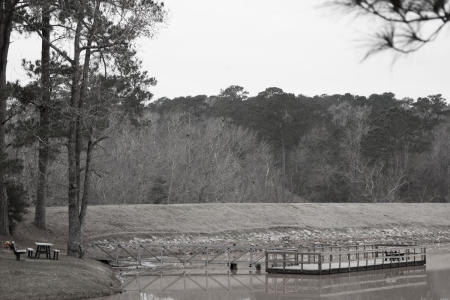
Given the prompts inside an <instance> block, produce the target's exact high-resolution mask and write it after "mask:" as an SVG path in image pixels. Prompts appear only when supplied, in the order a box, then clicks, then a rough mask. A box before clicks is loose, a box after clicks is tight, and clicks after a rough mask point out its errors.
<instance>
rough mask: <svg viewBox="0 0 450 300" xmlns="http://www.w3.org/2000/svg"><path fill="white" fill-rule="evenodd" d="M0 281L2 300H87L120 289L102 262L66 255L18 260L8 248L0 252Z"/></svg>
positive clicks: (109, 270)
mask: <svg viewBox="0 0 450 300" xmlns="http://www.w3.org/2000/svg"><path fill="white" fill-rule="evenodd" d="M0 278H1V280H0V299H85V298H88V297H100V296H105V295H110V294H112V293H113V292H115V291H116V290H117V288H118V287H119V282H118V281H117V280H116V279H114V277H113V272H112V270H111V269H110V268H109V267H107V266H104V265H102V264H101V263H99V262H96V261H93V260H89V259H86V260H84V259H83V260H81V259H76V258H72V257H67V256H61V257H60V259H59V260H57V261H54V260H47V259H38V260H35V259H27V258H22V259H21V260H20V261H16V258H15V256H14V255H13V253H12V252H11V251H10V250H8V249H2V250H0Z"/></svg>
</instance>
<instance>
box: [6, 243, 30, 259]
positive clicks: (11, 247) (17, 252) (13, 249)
mask: <svg viewBox="0 0 450 300" xmlns="http://www.w3.org/2000/svg"><path fill="white" fill-rule="evenodd" d="M8 246H9V248H10V249H11V250H12V251H13V252H14V255H15V256H16V260H20V256H21V255H22V254H24V253H25V252H27V251H26V250H22V249H20V250H19V249H16V244H15V243H14V242H11V243H8Z"/></svg>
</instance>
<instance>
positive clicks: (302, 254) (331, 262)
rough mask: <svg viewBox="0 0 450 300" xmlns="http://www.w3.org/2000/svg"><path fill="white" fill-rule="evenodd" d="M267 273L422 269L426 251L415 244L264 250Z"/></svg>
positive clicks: (317, 273) (318, 273)
mask: <svg viewBox="0 0 450 300" xmlns="http://www.w3.org/2000/svg"><path fill="white" fill-rule="evenodd" d="M265 256H266V260H265V263H266V272H267V273H278V274H310V275H321V274H333V273H345V272H356V271H366V270H376V269H388V268H400V267H409V266H422V265H425V264H426V248H425V247H422V246H417V245H380V244H379V245H351V246H321V247H319V248H316V247H312V248H296V249H274V250H266V251H265Z"/></svg>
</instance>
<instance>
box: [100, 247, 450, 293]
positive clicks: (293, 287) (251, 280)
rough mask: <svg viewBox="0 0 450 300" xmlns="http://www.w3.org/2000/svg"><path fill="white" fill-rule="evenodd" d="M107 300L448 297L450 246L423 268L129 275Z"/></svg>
mask: <svg viewBox="0 0 450 300" xmlns="http://www.w3.org/2000/svg"><path fill="white" fill-rule="evenodd" d="M124 285H125V292H124V293H122V294H118V295H115V296H111V297H106V298H103V299H108V300H119V299H120V300H137V299H139V300H169V299H170V300H171V299H173V300H175V299H180V300H181V299H183V300H197V299H198V300H202V299H208V300H209V299H211V300H215V299H217V300H221V299H230V300H235V299H236V300H241V299H242V300H244V299H245V300H253V299H262V300H265V299H440V300H444V299H446V300H448V299H450V247H448V246H447V247H444V248H436V249H429V251H428V255H427V265H426V267H411V268H398V269H388V270H375V271H366V272H355V273H346V274H335V275H325V276H324V275H322V276H305V275H287V276H286V275H270V274H265V273H263V274H249V272H248V271H247V272H246V273H245V272H244V271H241V272H240V273H237V274H224V272H219V270H211V269H210V270H208V273H207V274H205V273H203V274H198V273H197V274H186V273H185V274H172V275H163V276H161V275H152V276H133V277H127V278H126V281H125V283H124Z"/></svg>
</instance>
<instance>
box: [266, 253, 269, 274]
mask: <svg viewBox="0 0 450 300" xmlns="http://www.w3.org/2000/svg"><path fill="white" fill-rule="evenodd" d="M268 268H269V253H268V252H267V251H266V272H267V269H268Z"/></svg>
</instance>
